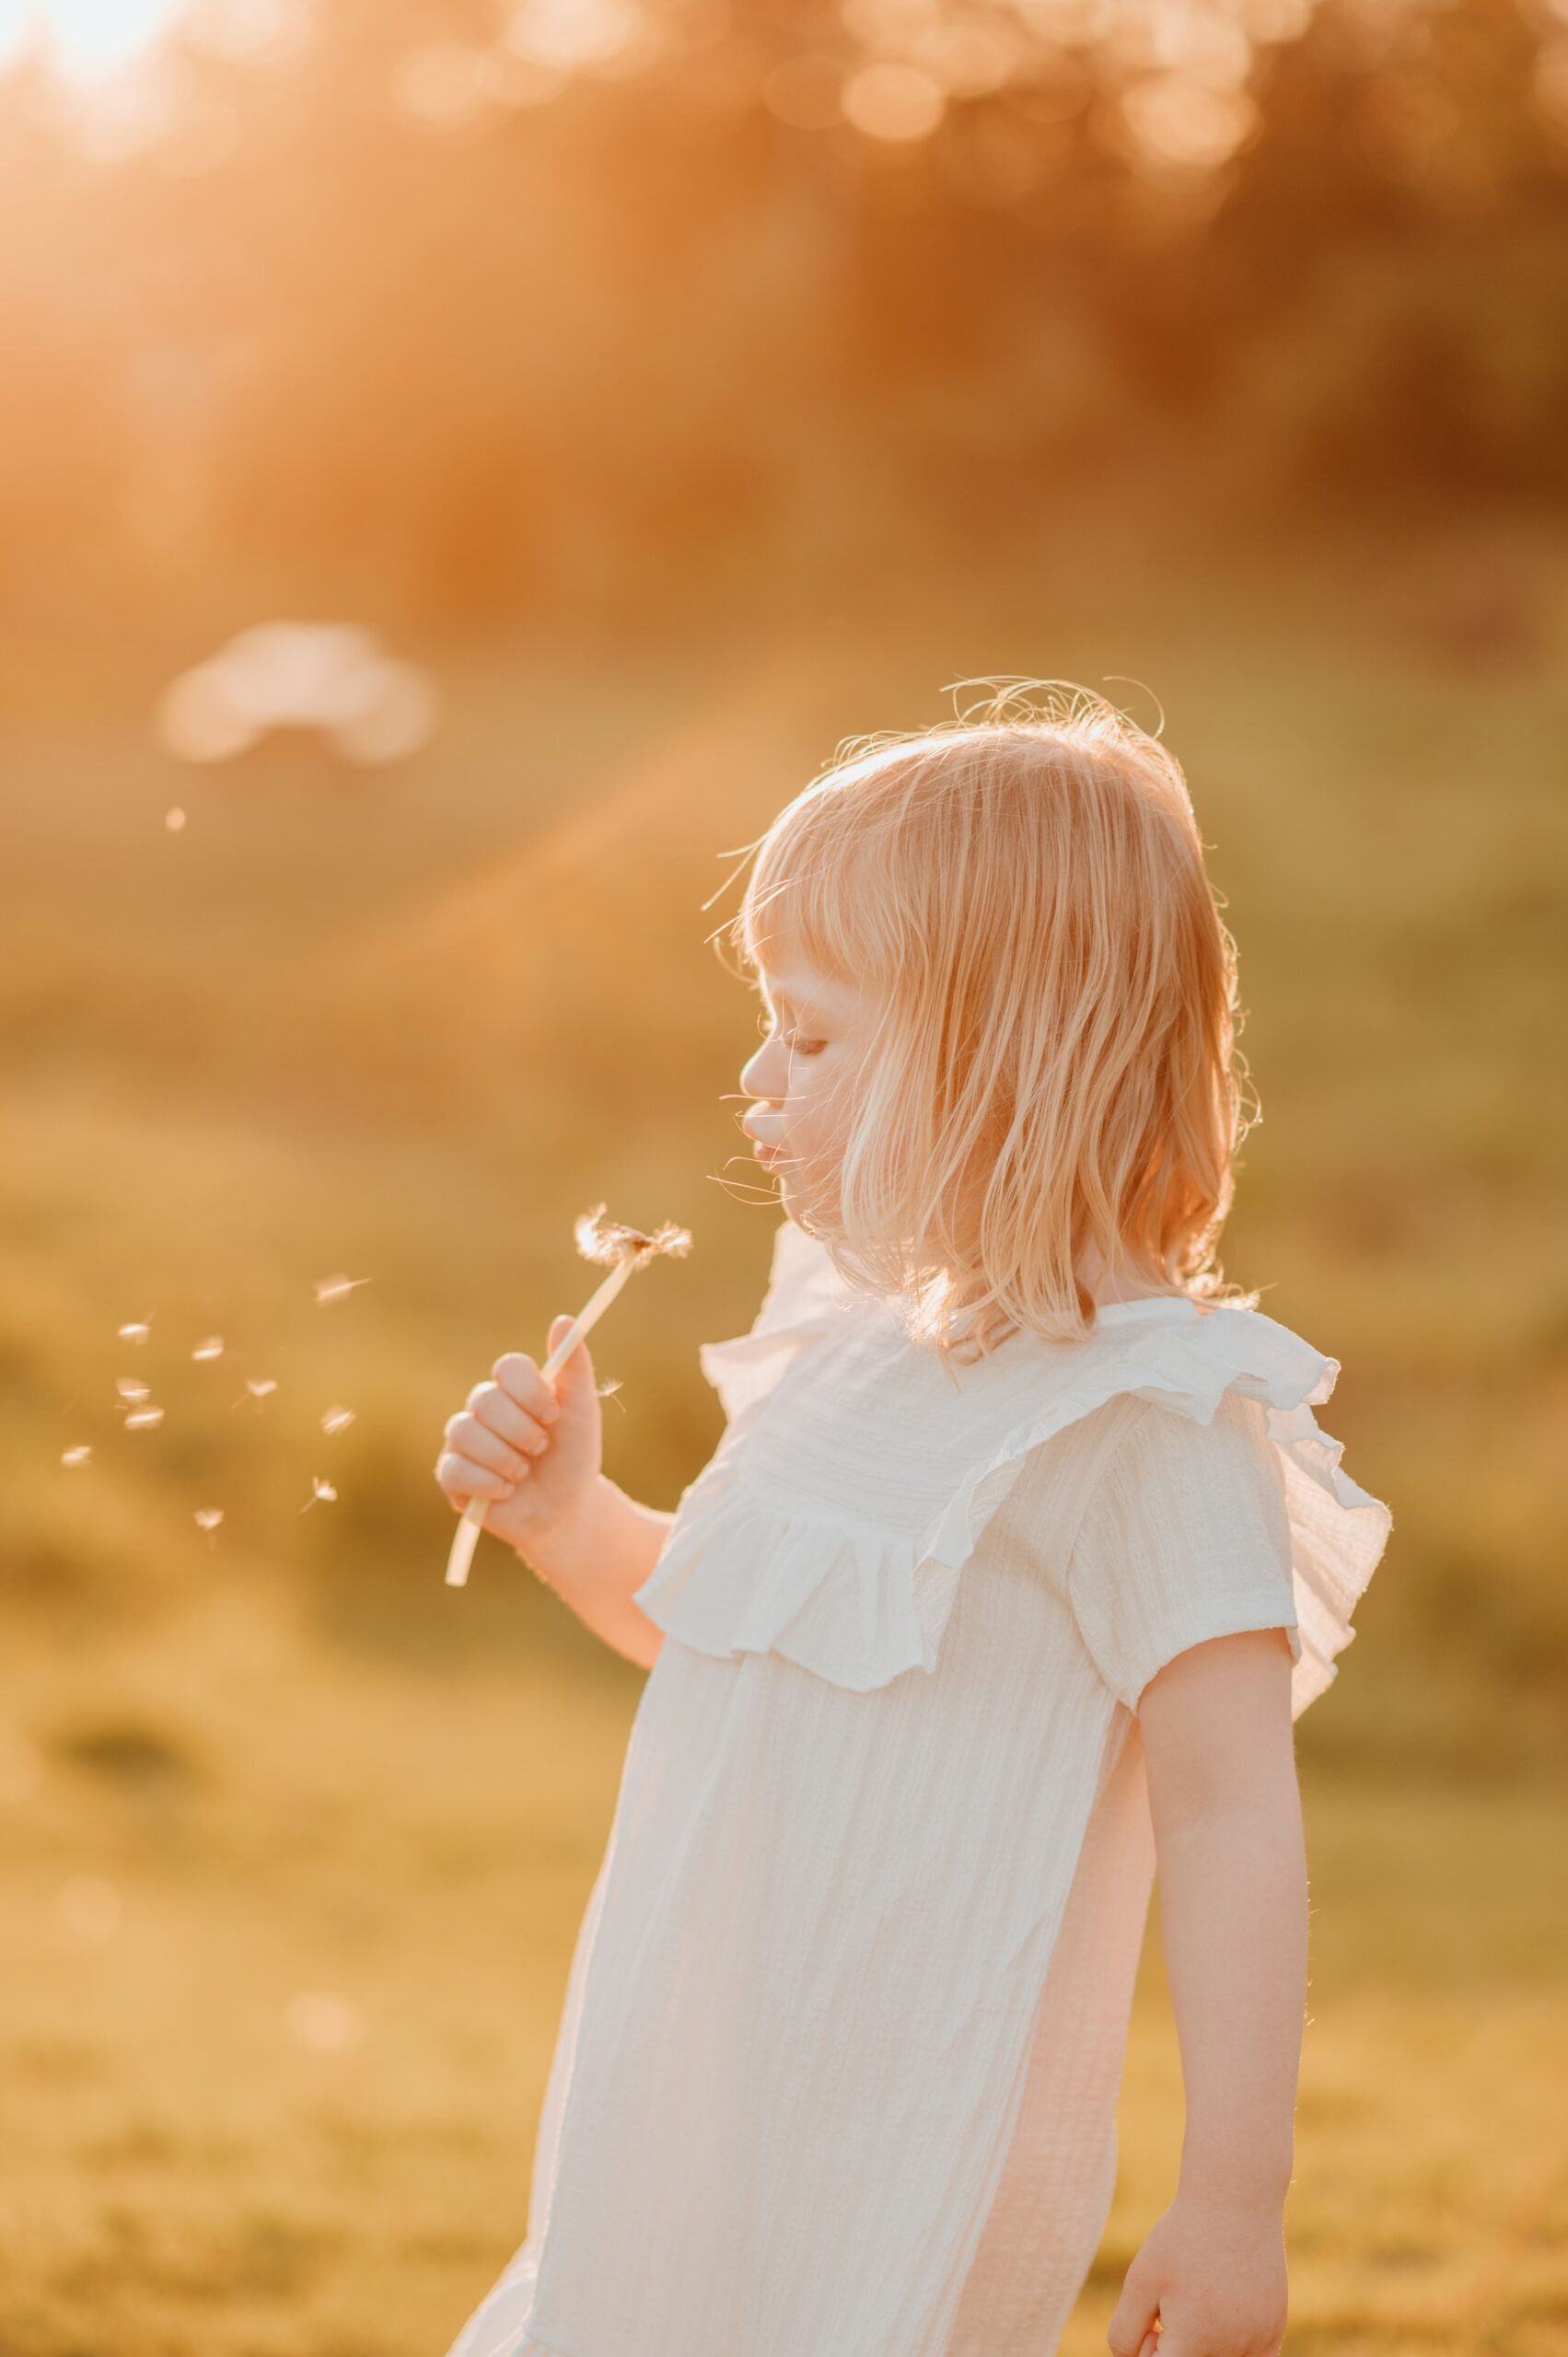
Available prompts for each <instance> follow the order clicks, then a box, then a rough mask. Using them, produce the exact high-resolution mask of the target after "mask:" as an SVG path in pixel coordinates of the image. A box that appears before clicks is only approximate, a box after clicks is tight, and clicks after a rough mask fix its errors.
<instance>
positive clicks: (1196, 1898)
mask: <svg viewBox="0 0 1568 2357" xmlns="http://www.w3.org/2000/svg"><path fill="white" fill-rule="evenodd" d="M1290 1689H1291V1657H1290V1647H1289V1643H1288V1640H1287V1638H1286V1636H1285V1633H1284V1631H1283V1630H1281V1629H1260V1630H1249V1631H1245V1632H1242V1633H1239V1634H1237V1635H1233V1636H1223V1637H1216V1638H1212V1639H1210V1640H1208V1641H1207V1642H1206V1643H1202V1644H1197V1645H1193V1646H1191V1647H1189V1648H1188V1649H1187V1650H1186V1651H1185V1652H1183V1653H1180V1654H1178V1655H1176V1656H1175V1658H1174V1659H1173V1660H1171V1661H1170V1662H1168V1663H1167V1665H1166V1666H1165V1667H1164V1668H1163V1669H1162V1670H1161V1671H1160V1672H1159V1673H1158V1675H1157V1676H1156V1677H1155V1678H1151V1679H1150V1681H1149V1683H1148V1685H1147V1686H1146V1687H1145V1688H1144V1692H1143V1694H1142V1695H1141V1696H1140V1698H1139V1703H1138V1717H1139V1721H1140V1724H1141V1726H1142V1729H1143V1737H1144V1759H1145V1764H1146V1768H1147V1773H1148V1788H1149V1806H1150V1814H1151V1817H1152V1818H1153V1823H1154V1830H1155V1843H1156V1855H1157V1859H1158V1875H1159V1890H1160V1926H1161V1933H1162V1938H1163V1943H1164V1948H1165V1958H1166V1969H1167V1975H1168V1978H1169V1981H1170V1991H1171V1998H1172V2003H1173V2004H1174V2007H1175V2012H1176V2027H1177V2038H1178V2041H1179V2047H1180V2050H1181V2072H1182V2083H1183V2087H1184V2091H1185V2096H1186V2107H1187V2119H1186V2131H1185V2135H1184V2137H1183V2141H1182V2147H1181V2168H1180V2177H1179V2184H1178V2188H1177V2193H1176V2198H1175V2200H1173V2202H1172V2203H1171V2205H1170V2207H1169V2209H1168V2210H1167V2212H1165V2215H1164V2216H1163V2217H1162V2218H1161V2219H1160V2220H1159V2221H1158V2223H1156V2226H1155V2227H1154V2229H1153V2231H1152V2232H1151V2233H1150V2235H1149V2236H1148V2238H1147V2240H1146V2241H1145V2242H1144V2245H1143V2247H1142V2248H1141V2249H1140V2251H1139V2252H1138V2255H1137V2257H1136V2258H1135V2259H1134V2260H1133V2262H1132V2267H1131V2268H1130V2269H1129V2270H1128V2273H1127V2279H1126V2282H1125V2283H1124V2285H1123V2288H1122V2293H1121V2300H1120V2302H1119V2303H1118V2305H1117V2309H1116V2313H1115V2316H1113V2317H1112V2319H1111V2323H1110V2327H1109V2331H1108V2334H1107V2339H1108V2340H1109V2345H1110V2348H1111V2350H1112V2351H1113V2352H1114V2357H1140V2352H1141V2351H1144V2349H1145V2341H1146V2340H1147V2336H1148V2334H1149V2331H1150V2328H1151V2327H1152V2325H1153V2323H1154V2319H1155V2316H1156V2313H1157V2315H1158V2316H1159V2319H1160V2333H1159V2337H1158V2343H1157V2346H1158V2351H1159V2357H1274V2352H1275V2351H1278V2349H1279V2346H1280V2341H1281V2339H1282V2336H1283V2332H1284V2327H1285V2314H1286V2306H1287V2282H1286V2269H1285V2254H1284V2230H1283V2210H1284V2200H1285V2194H1286V2191H1287V2190H1288V2188H1289V2185H1290V2178H1291V2166H1292V2158H1293V2150H1294V2120H1295V2088H1296V2080H1297V2075H1298V2073H1299V2070H1300V2063H1301V2030H1302V2020H1303V2016H1304V2014H1305V2011H1306V2003H1307V1861H1306V1849H1305V1843H1304V1839H1303V1834H1302V1823H1301V1795H1300V1791H1299V1788H1298V1786H1297V1784H1296V1778H1295V1743H1294V1737H1293V1732H1292V1720H1291V1692H1290ZM1155 2345H1156V2344H1155V2343H1154V2342H1153V2341H1148V2349H1149V2350H1150V2351H1152V2350H1153V2348H1154V2347H1155Z"/></svg>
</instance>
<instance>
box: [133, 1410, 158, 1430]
mask: <svg viewBox="0 0 1568 2357" xmlns="http://www.w3.org/2000/svg"><path fill="white" fill-rule="evenodd" d="M162 1422H163V1410H162V1409H161V1408H138V1409H137V1410H136V1412H135V1414H134V1415H132V1416H127V1417H126V1419H125V1429H126V1431H127V1432H128V1433H139V1432H145V1431H146V1430H148V1429H149V1428H150V1427H151V1426H152V1425H154V1424H161V1423H162Z"/></svg>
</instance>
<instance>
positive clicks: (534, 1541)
mask: <svg viewBox="0 0 1568 2357" xmlns="http://www.w3.org/2000/svg"><path fill="white" fill-rule="evenodd" d="M674 1520H675V1516H674V1515H673V1514H665V1513H662V1512H661V1511H660V1509H659V1508H658V1507H657V1506H644V1505H639V1504H637V1502H636V1500H635V1499H634V1498H629V1497H628V1496H627V1495H626V1492H625V1491H624V1490H621V1489H618V1488H617V1487H616V1485H615V1483H614V1482H613V1481H612V1480H610V1476H609V1475H608V1474H607V1473H600V1474H599V1475H598V1478H597V1480H594V1481H593V1482H592V1483H590V1485H589V1487H588V1488H587V1491H586V1492H584V1495H583V1499H582V1503H581V1504H579V1505H578V1506H576V1507H575V1509H574V1510H573V1512H572V1514H571V1515H569V1516H568V1517H567V1518H566V1519H565V1520H564V1521H563V1522H561V1523H556V1524H549V1525H545V1526H543V1527H540V1529H538V1530H532V1531H530V1532H529V1533H528V1538H527V1542H526V1546H519V1547H518V1548H517V1553H518V1554H519V1555H520V1556H521V1557H522V1560H523V1561H524V1562H526V1563H528V1565H529V1566H530V1567H531V1569H532V1570H534V1571H536V1572H537V1573H539V1576H540V1579H541V1580H542V1581H543V1582H544V1584H545V1585H546V1587H552V1588H553V1589H554V1590H555V1593H556V1595H557V1596H560V1598H561V1600H562V1602H563V1604H568V1605H570V1607H571V1608H572V1610H573V1611H574V1612H575V1614H576V1616H577V1618H578V1620H581V1621H582V1622H583V1623H584V1625H585V1626H586V1627H587V1628H589V1629H591V1630H592V1631H593V1632H594V1634H595V1636H596V1637H602V1638H603V1640H604V1642H605V1643H606V1644H607V1645H611V1646H613V1647H614V1649H615V1651H616V1652H617V1653H618V1654H624V1655H625V1656H626V1658H627V1660H628V1661H634V1662H636V1663H637V1664H638V1666H639V1667H641V1668H643V1669H651V1668H652V1667H653V1666H654V1663H655V1662H656V1660H657V1659H658V1655H659V1648H660V1647H661V1645H662V1644H663V1643H664V1631H663V1630H662V1629H658V1628H656V1627H655V1625H654V1623H653V1622H652V1621H651V1620H649V1619H648V1617H647V1615H646V1613H645V1612H644V1611H643V1610H642V1609H641V1608H640V1607H639V1606H637V1605H635V1604H633V1601H632V1591H633V1588H638V1587H641V1585H643V1582H644V1581H645V1579H646V1578H647V1576H648V1573H650V1572H651V1571H652V1570H653V1567H654V1565H655V1564H656V1562H657V1561H658V1558H659V1555H660V1552H661V1551H662V1550H663V1547H664V1542H665V1538H666V1536H667V1534H668V1530H669V1526H670V1524H671V1523H672V1522H673V1521H674Z"/></svg>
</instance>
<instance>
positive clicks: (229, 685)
mask: <svg viewBox="0 0 1568 2357" xmlns="http://www.w3.org/2000/svg"><path fill="white" fill-rule="evenodd" d="M157 726H158V734H159V736H160V737H162V739H163V741H164V743H165V744H166V745H167V746H168V749H169V751H170V752H171V753H174V754H175V755H177V756H178V758H179V759H180V761H230V760H232V759H233V758H234V757H235V755H236V754H238V753H243V752H245V751H246V750H248V749H249V748H250V746H252V745H254V744H256V743H257V742H259V740H260V739H261V737H264V736H265V735H266V733H267V731H268V729H269V728H319V729H320V730H321V731H322V733H323V734H324V735H325V736H326V737H328V739H329V740H330V742H331V744H332V745H333V746H334V748H335V749H336V750H337V751H338V752H340V753H341V754H342V755H343V758H344V759H345V760H346V761H355V762H363V763H365V764H367V765H372V766H374V765H377V764H378V763H381V762H384V761H402V760H404V759H406V757H407V756H408V755H409V754H411V753H416V752H418V751H419V749H420V748H421V747H422V746H423V745H425V744H427V743H428V741H429V739H430V737H431V736H432V735H433V734H434V732H435V727H436V690H435V686H434V684H433V682H432V681H431V679H430V678H429V675H428V674H427V673H426V672H424V671H423V670H422V669H421V668H419V666H418V665H417V664H413V663H405V662H401V661H398V660H397V659H395V658H394V657H393V656H389V655H388V654H386V653H385V651H384V650H383V649H382V647H381V646H380V644H378V642H377V639H376V637H375V635H374V633H372V632H370V631H367V630H365V629H362V628H361V627H360V626H359V624H357V623H354V622H298V621H275V622H257V623H255V624H253V625H252V626H251V628H250V629H249V630H242V631H241V632H239V633H238V636H236V637H234V638H231V639H230V640H229V641H228V644H226V646H222V647H220V648H219V650H218V652H217V653H216V654H215V655H213V656H208V658H207V660H206V661H205V662H204V663H198V664H196V665H195V666H194V667H193V668H192V669H190V670H188V671H181V672H180V674H179V676H178V677H177V678H176V679H171V680H170V682H169V684H168V687H167V688H166V689H165V691H164V692H163V695H162V697H161V698H160V699H159V702H158V711H157Z"/></svg>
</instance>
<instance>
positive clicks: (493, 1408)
mask: <svg viewBox="0 0 1568 2357" xmlns="http://www.w3.org/2000/svg"><path fill="white" fill-rule="evenodd" d="M465 1413H466V1414H468V1415H471V1416H475V1417H477V1418H478V1420H479V1422H481V1423H482V1424H483V1425H485V1426H487V1427H488V1429H489V1430H490V1431H491V1432H493V1433H498V1434H500V1436H501V1438H502V1439H503V1440H504V1441H505V1443H506V1445H507V1446H508V1447H509V1448H520V1449H525V1450H527V1451H528V1454H529V1455H530V1456H538V1455H539V1454H540V1452H541V1451H542V1450H543V1448H544V1446H545V1441H546V1438H547V1434H546V1433H545V1428H544V1425H543V1424H542V1423H541V1422H540V1419H539V1418H538V1417H537V1416H530V1415H529V1414H528V1411H526V1410H525V1409H522V1408H519V1407H518V1405H517V1401H516V1400H515V1399H511V1398H509V1397H508V1395H507V1394H506V1393H505V1391H503V1390H502V1388H501V1386H500V1385H499V1384H498V1383H476V1384H475V1385H474V1387H473V1389H472V1390H471V1391H470V1393H469V1396H468V1398H467V1399H466V1400H465V1401H464V1403H463V1406H462V1407H461V1408H460V1409H459V1411H458V1415H459V1416H460V1415H463V1414H465ZM456 1422H457V1417H456V1416H453V1417H449V1418H448V1419H447V1435H448V1437H450V1436H451V1433H452V1426H453V1424H455V1423H456Z"/></svg>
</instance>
